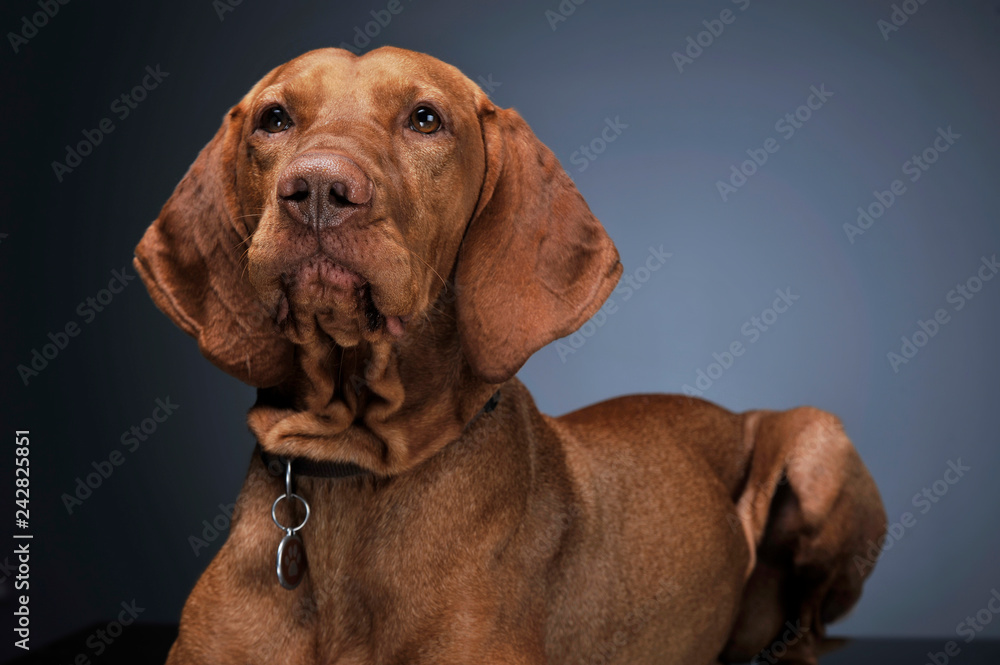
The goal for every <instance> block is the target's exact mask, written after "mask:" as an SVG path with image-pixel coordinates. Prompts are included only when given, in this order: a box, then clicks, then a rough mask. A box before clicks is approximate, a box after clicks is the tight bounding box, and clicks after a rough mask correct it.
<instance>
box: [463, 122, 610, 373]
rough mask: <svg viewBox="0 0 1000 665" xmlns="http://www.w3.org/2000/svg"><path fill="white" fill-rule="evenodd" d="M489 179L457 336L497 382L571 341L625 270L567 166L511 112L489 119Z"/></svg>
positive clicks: (466, 245) (466, 256)
mask: <svg viewBox="0 0 1000 665" xmlns="http://www.w3.org/2000/svg"><path fill="white" fill-rule="evenodd" d="M482 127H483V140H484V142H485V148H486V174H485V177H484V182H483V187H482V191H481V193H480V198H479V203H478V205H477V207H476V212H475V214H474V216H473V218H472V221H471V222H470V224H469V228H468V229H467V231H466V235H465V238H464V239H463V241H462V247H461V249H460V250H459V255H458V262H457V266H456V270H455V282H456V286H457V291H458V301H457V308H458V330H459V337H460V339H461V343H462V349H463V352H464V353H465V357H466V359H467V360H468V362H469V365H470V367H471V368H472V370H473V372H475V374H476V375H477V376H479V377H480V378H482V379H484V380H486V381H489V382H491V383H501V382H503V381H506V380H507V379H509V378H510V377H511V376H513V375H514V374H515V373H516V372H517V370H519V369H520V368H521V366H522V365H523V364H524V363H525V361H526V360H527V359H528V357H529V356H531V354H533V353H534V352H535V351H537V350H538V349H540V348H542V347H543V346H545V345H546V344H548V343H549V342H552V341H553V340H556V339H558V338H560V337H563V336H565V335H568V334H570V333H572V332H573V331H574V330H576V329H577V328H579V327H580V326H581V325H583V324H584V323H585V322H586V321H587V319H589V318H590V317H591V316H593V315H594V313H596V312H597V310H598V309H599V308H600V306H601V305H602V304H603V303H604V301H605V299H606V298H607V297H608V295H610V293H611V291H612V289H614V287H615V284H617V282H618V278H619V277H620V276H621V272H622V265H621V262H620V261H619V260H618V251H617V250H616V249H615V246H614V244H613V243H612V242H611V239H610V238H609V237H608V234H607V233H606V232H605V230H604V227H603V226H601V223H600V222H599V221H597V218H595V217H594V215H593V214H592V213H591V212H590V208H588V207H587V204H586V202H585V201H584V200H583V197H582V196H581V195H580V192H578V191H577V189H576V186H575V185H574V184H573V181H572V180H570V179H569V176H568V175H566V172H565V171H564V170H563V168H562V166H561V165H560V164H559V160H557V159H556V157H555V155H553V154H552V151H550V150H549V149H548V148H546V147H545V146H544V145H543V144H542V142H541V141H539V140H538V138H537V137H536V136H535V135H534V133H533V132H532V131H531V128H530V127H528V124H527V123H526V122H525V121H524V119H522V118H521V116H520V115H518V114H517V112H516V111H514V110H512V109H495V108H493V107H492V106H489V105H487V107H486V108H485V109H484V110H483V112H482Z"/></svg>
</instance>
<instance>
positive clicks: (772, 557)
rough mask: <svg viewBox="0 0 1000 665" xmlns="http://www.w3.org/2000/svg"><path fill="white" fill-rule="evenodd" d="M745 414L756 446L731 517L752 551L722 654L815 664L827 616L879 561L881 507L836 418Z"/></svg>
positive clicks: (805, 410) (805, 411) (805, 413)
mask: <svg viewBox="0 0 1000 665" xmlns="http://www.w3.org/2000/svg"><path fill="white" fill-rule="evenodd" d="M744 422H745V436H746V437H747V444H748V447H749V449H750V450H751V451H752V452H751V456H750V461H749V463H748V466H747V469H746V480H745V483H744V485H743V487H742V488H741V490H740V491H739V493H738V494H737V497H736V515H735V516H734V517H733V518H731V519H732V523H733V524H734V525H736V526H737V528H741V529H742V530H743V532H744V533H745V534H746V537H747V540H748V542H749V545H750V549H751V552H753V553H754V556H753V557H752V561H751V563H750V566H749V569H748V571H747V584H746V588H745V591H744V594H743V600H742V604H741V608H740V612H739V615H738V617H737V619H736V623H735V624H734V627H733V632H732V634H731V635H730V639H729V643H728V645H727V646H726V649H725V651H724V652H723V654H722V660H723V661H729V662H745V661H747V660H752V661H753V662H776V661H779V660H780V661H784V662H792V663H803V664H806V663H816V662H817V657H818V654H819V653H820V652H821V651H822V650H823V643H824V639H825V630H826V624H828V623H830V622H832V621H835V620H836V619H838V618H840V617H842V616H843V615H844V614H846V613H847V611H848V610H849V609H850V608H851V607H852V606H853V605H854V604H855V603H856V602H857V600H858V598H859V597H860V596H861V585H862V583H863V582H864V580H865V578H866V577H867V576H868V575H869V573H870V572H871V570H872V568H873V567H874V565H875V559H876V558H877V557H878V545H877V544H876V543H878V541H879V539H880V538H881V537H882V536H883V534H884V533H885V529H886V516H885V509H884V508H883V506H882V500H881V498H880V497H879V494H878V490H877V488H876V487H875V482H874V481H873V480H872V477H871V475H869V473H868V470H867V469H866V468H865V466H864V464H863V463H862V461H861V458H860V457H859V456H858V453H857V451H856V450H855V449H854V446H853V445H852V444H851V442H850V440H849V439H848V438H847V436H846V435H845V434H844V431H843V428H842V426H841V424H840V421H839V420H838V419H837V418H836V417H835V416H833V415H831V414H829V413H826V412H824V411H820V410H818V409H813V408H809V407H802V408H798V409H793V410H791V411H783V412H773V411H751V412H748V413H747V414H745V421H744Z"/></svg>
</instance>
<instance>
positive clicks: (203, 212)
mask: <svg viewBox="0 0 1000 665" xmlns="http://www.w3.org/2000/svg"><path fill="white" fill-rule="evenodd" d="M237 113H238V111H237V109H235V108H234V109H233V111H231V112H230V113H229V114H228V115H227V116H226V118H225V120H224V121H223V123H222V127H220V128H219V131H218V132H217V133H216V135H215V138H213V139H212V141H211V142H210V143H209V144H208V145H206V146H205V147H204V148H203V149H202V151H201V154H199V155H198V159H196V160H195V162H194V164H192V165H191V168H190V169H189V170H188V172H187V174H186V175H185V176H184V178H183V179H182V180H181V182H180V184H178V185H177V189H175V190H174V193H173V194H172V195H171V197H170V199H169V200H168V201H167V203H166V205H164V206H163V209H162V210H161V211H160V216H159V217H157V218H156V221H154V222H153V224H152V225H151V226H150V227H149V229H147V230H146V233H145V235H144V236H143V237H142V240H141V241H140V242H139V246H138V247H136V250H135V260H134V262H133V263H134V265H135V268H136V270H137V271H138V273H139V275H140V276H141V277H142V281H143V283H145V285H146V288H147V289H148V290H149V293H150V295H151V296H152V297H153V301H154V302H155V303H156V305H157V307H159V308H160V309H161V310H162V311H163V312H164V313H165V314H166V315H167V316H169V317H170V318H171V320H172V321H173V322H174V323H176V324H177V325H178V326H180V328H181V329H183V330H184V332H186V333H188V334H189V335H191V336H193V337H194V338H195V339H197V340H198V347H199V348H200V349H201V352H202V353H203V354H204V355H205V357H207V358H208V359H209V360H211V361H212V362H213V363H214V364H215V365H217V366H218V367H220V368H221V369H223V370H225V371H226V372H228V373H229V374H231V375H232V376H235V377H236V378H237V379H240V380H241V381H244V382H245V383H248V384H250V385H252V386H257V387H259V388H264V387H268V386H273V385H276V384H278V383H280V382H281V380H282V378H284V377H285V376H286V375H287V374H288V373H289V371H290V370H291V366H292V352H293V348H292V345H291V343H290V342H289V341H288V340H285V339H284V338H282V337H281V336H280V335H279V334H278V333H277V331H276V330H275V328H274V324H273V322H272V320H271V318H270V316H268V314H267V312H266V311H265V310H264V308H263V306H262V305H261V304H260V302H259V300H258V299H257V298H256V296H255V295H254V292H253V289H252V287H251V286H250V283H249V281H248V280H247V273H246V268H245V266H244V263H243V261H242V256H244V253H245V251H246V249H247V246H246V243H245V242H244V241H247V242H249V240H247V238H248V236H249V235H250V230H249V229H250V228H252V225H250V224H249V222H248V219H249V218H248V217H246V216H244V215H241V214H240V207H239V205H238V203H237V201H236V196H235V192H234V191H233V190H234V183H235V180H236V163H235V161H236V160H235V158H236V148H237V147H238V145H239V134H240V129H239V122H238V121H236V120H234V119H233V116H234V115H236V114H237Z"/></svg>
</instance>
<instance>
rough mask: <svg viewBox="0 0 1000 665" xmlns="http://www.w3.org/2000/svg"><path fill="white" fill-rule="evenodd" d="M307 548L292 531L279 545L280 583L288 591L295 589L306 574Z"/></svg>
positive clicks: (278, 566)
mask: <svg viewBox="0 0 1000 665" xmlns="http://www.w3.org/2000/svg"><path fill="white" fill-rule="evenodd" d="M306 566H307V563H306V548H305V546H303V544H302V539H301V538H299V537H298V536H297V535H296V534H295V533H293V532H292V530H291V529H289V530H288V532H287V533H286V534H285V537H284V538H282V539H281V543H279V544H278V563H277V570H278V581H279V582H281V586H283V587H285V588H286V589H289V590H291V589H294V588H295V587H297V586H298V585H299V583H300V582H301V581H302V578H303V577H305V574H306Z"/></svg>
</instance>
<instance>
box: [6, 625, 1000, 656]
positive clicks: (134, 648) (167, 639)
mask: <svg viewBox="0 0 1000 665" xmlns="http://www.w3.org/2000/svg"><path fill="white" fill-rule="evenodd" d="M106 627H107V624H97V625H94V626H91V627H90V628H87V629H84V630H81V631H80V632H78V633H74V634H73V635H69V636H67V637H64V638H62V639H61V640H59V641H57V642H56V643H55V644H52V645H51V646H49V647H48V648H46V649H42V650H41V651H35V652H33V653H30V654H28V655H27V656H24V657H22V658H18V659H15V660H13V661H9V662H10V663H11V665H70V664H71V663H73V662H74V659H75V658H76V657H77V656H78V655H79V654H81V653H86V654H87V655H88V656H91V655H93V654H94V651H93V650H92V649H88V647H87V646H86V644H87V640H88V639H90V638H91V637H92V636H93V635H95V634H96V632H97V631H98V630H101V629H104V628H106ZM176 636H177V627H176V626H164V625H137V626H131V627H128V628H126V629H125V630H124V631H123V632H122V634H121V636H120V637H119V638H118V639H116V640H115V641H114V642H113V643H111V644H110V645H108V646H107V647H106V650H105V651H104V652H103V653H102V654H101V655H100V656H99V657H93V658H91V659H90V662H91V663H95V665H96V664H98V663H99V664H100V665H118V664H119V663H121V664H122V665H125V664H128V665H145V664H147V663H148V664H149V665H153V664H154V663H162V662H163V661H164V660H166V657H167V653H168V652H169V651H170V645H171V644H172V643H173V641H174V638H175V637H176ZM947 642H948V640H944V639H940V640H872V639H861V640H850V641H848V642H847V643H846V644H845V645H844V646H842V647H840V648H838V649H837V650H836V651H834V652H831V653H829V654H827V655H826V656H825V657H824V658H822V659H821V662H822V663H823V665H847V664H848V663H850V664H851V665H867V664H868V663H871V664H872V665H875V664H876V663H877V664H878V665H892V664H894V663H910V664H912V665H921V664H922V663H928V662H931V661H930V659H929V657H928V653H934V654H937V653H939V652H943V651H944V649H945V644H946V643H947ZM958 648H959V649H960V652H958V655H956V656H955V657H954V658H951V659H949V660H942V659H940V658H939V659H938V660H937V661H936V665H945V663H947V662H957V663H961V665H997V663H1000V641H990V640H974V641H972V642H970V643H969V644H964V643H959V644H958ZM952 652H953V653H954V652H955V650H954V648H952ZM758 662H759V663H768V662H769V661H768V660H767V659H766V658H764V657H761V658H760V659H759V660H758ZM664 665H666V664H664Z"/></svg>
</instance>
